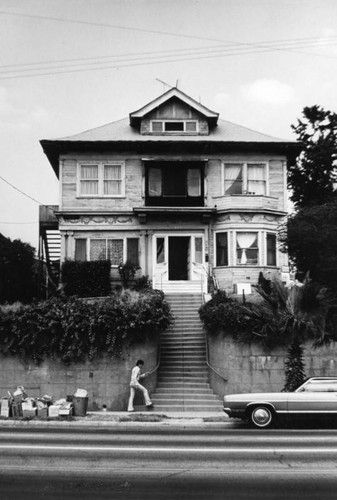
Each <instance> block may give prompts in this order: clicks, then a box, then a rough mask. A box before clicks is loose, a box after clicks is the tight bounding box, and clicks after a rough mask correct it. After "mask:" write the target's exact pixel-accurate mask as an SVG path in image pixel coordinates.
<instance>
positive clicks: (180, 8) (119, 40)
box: [0, 0, 337, 249]
mask: <svg viewBox="0 0 337 500" xmlns="http://www.w3.org/2000/svg"><path fill="white" fill-rule="evenodd" d="M336 21H337V2H336V0H169V1H167V0H0V46H1V47H2V50H1V51H0V158H1V163H0V233H2V234H3V235H5V236H7V237H9V238H11V239H16V238H18V239H21V240H22V241H25V242H28V243H30V244H31V245H33V246H34V247H35V248H36V249H37V248H38V207H39V204H55V205H57V204H58V195H59V184H58V180H57V178H56V176H55V174H54V172H53V170H52V168H51V166H50V164H49V162H48V160H47V158H46V156H45V155H44V153H43V151H42V148H41V146H40V143H39V141H40V140H41V139H54V138H60V137H65V136H68V135H73V134H77V133H79V132H82V131H84V130H88V129H91V128H95V127H98V126H100V125H104V124H106V123H109V122H112V121H116V120H119V119H121V118H125V117H127V116H128V115H129V113H130V112H132V111H135V110H137V109H139V108H141V107H142V106H143V105H145V104H147V103H148V102H149V101H151V100H153V99H154V98H156V97H157V96H159V95H161V94H162V93H163V92H165V91H166V90H168V89H169V88H170V86H176V85H177V86H178V88H179V89H180V90H182V91H183V92H185V93H186V94H188V95H190V96H191V97H193V98H194V99H196V100H198V101H200V102H201V103H202V104H204V105H205V106H207V107H208V108H210V109H211V110H213V111H216V112H218V113H220V118H223V119H225V120H229V121H231V122H234V123H238V124H240V125H243V126H246V127H248V128H251V129H254V130H258V131H261V132H264V133H266V134H269V135H272V136H276V137H279V138H284V139H293V140H295V139H296V136H295V135H294V133H293V131H292V129H291V124H296V123H297V120H298V119H299V118H301V114H302V110H303V108H304V107H305V106H312V105H315V104H317V105H320V106H322V107H323V108H324V109H326V110H330V111H334V112H337V102H336V99H337V93H336V88H337V23H336Z"/></svg>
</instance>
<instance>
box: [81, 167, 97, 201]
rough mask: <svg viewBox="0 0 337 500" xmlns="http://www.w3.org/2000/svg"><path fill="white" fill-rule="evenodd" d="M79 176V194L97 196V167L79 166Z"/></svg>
mask: <svg viewBox="0 0 337 500" xmlns="http://www.w3.org/2000/svg"><path fill="white" fill-rule="evenodd" d="M80 175H81V179H80V190H81V194H84V195H95V194H98V165H81V174H80Z"/></svg>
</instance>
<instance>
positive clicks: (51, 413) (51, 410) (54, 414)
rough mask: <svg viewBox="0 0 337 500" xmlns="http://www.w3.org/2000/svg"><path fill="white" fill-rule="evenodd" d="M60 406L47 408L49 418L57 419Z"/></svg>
mask: <svg viewBox="0 0 337 500" xmlns="http://www.w3.org/2000/svg"><path fill="white" fill-rule="evenodd" d="M60 408H61V406H58V405H50V406H49V408H48V414H49V417H58V416H59V411H60Z"/></svg>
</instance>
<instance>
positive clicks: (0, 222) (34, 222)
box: [0, 220, 39, 225]
mask: <svg viewBox="0 0 337 500" xmlns="http://www.w3.org/2000/svg"><path fill="white" fill-rule="evenodd" d="M38 223H39V221H37V220H34V221H31V222H9V221H3V220H0V224H11V225H12V224H19V225H21V224H38Z"/></svg>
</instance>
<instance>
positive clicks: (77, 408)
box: [73, 396, 89, 417]
mask: <svg viewBox="0 0 337 500" xmlns="http://www.w3.org/2000/svg"><path fill="white" fill-rule="evenodd" d="M88 399H89V398H80V397H76V396H74V397H73V405H74V415H75V417H85V416H86V414H87V409H88Z"/></svg>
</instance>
